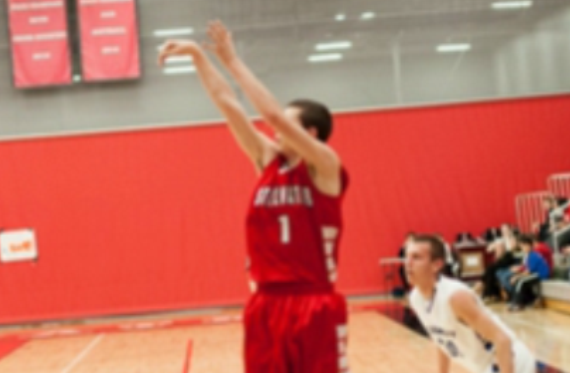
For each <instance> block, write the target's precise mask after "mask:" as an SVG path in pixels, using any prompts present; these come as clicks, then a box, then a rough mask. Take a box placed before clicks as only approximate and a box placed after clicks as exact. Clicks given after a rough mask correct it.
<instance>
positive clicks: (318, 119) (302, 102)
mask: <svg viewBox="0 0 570 373" xmlns="http://www.w3.org/2000/svg"><path fill="white" fill-rule="evenodd" d="M288 106H289V107H294V108H298V109H300V110H301V115H300V119H301V124H303V127H304V128H306V129H309V128H315V129H316V130H317V138H318V139H319V140H321V141H323V142H326V141H327V140H328V139H329V137H330V136H331V134H332V129H333V118H332V114H331V112H330V110H329V108H328V107H327V106H326V105H324V104H322V103H320V102H317V101H313V100H307V99H299V100H294V101H292V102H290V103H289V105H288Z"/></svg>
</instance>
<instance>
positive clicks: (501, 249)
mask: <svg viewBox="0 0 570 373" xmlns="http://www.w3.org/2000/svg"><path fill="white" fill-rule="evenodd" d="M488 250H489V251H493V252H494V254H495V261H494V262H493V263H492V264H491V265H489V266H488V267H487V268H486V269H485V273H484V274H483V279H482V281H481V282H478V283H477V284H476V285H475V291H477V292H478V293H479V294H480V295H481V297H482V298H483V301H484V302H485V303H490V302H494V301H498V300H500V299H501V297H502V296H501V287H500V284H499V282H498V280H497V272H498V271H500V270H505V269H506V270H509V269H510V268H511V267H512V266H514V265H515V264H518V263H520V261H519V260H518V259H517V258H516V257H515V256H514V255H513V251H509V250H507V247H506V245H505V241H504V240H502V239H499V240H496V241H495V242H493V243H492V244H491V245H489V248H488Z"/></svg>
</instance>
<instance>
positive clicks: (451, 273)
mask: <svg viewBox="0 0 570 373" xmlns="http://www.w3.org/2000/svg"><path fill="white" fill-rule="evenodd" d="M434 236H435V237H436V238H437V239H439V240H440V241H441V243H442V244H443V247H444V248H445V266H444V267H443V271H442V273H443V274H444V275H446V276H448V277H456V275H457V272H458V267H459V264H458V260H457V258H456V257H455V254H454V252H453V249H452V248H451V245H450V244H449V243H448V242H447V241H446V240H445V238H443V236H442V235H441V233H435V234H434Z"/></svg>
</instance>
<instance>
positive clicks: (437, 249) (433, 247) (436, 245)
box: [414, 234, 446, 262]
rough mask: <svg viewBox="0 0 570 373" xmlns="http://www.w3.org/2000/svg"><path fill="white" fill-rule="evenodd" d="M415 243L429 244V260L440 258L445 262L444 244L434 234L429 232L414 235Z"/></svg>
mask: <svg viewBox="0 0 570 373" xmlns="http://www.w3.org/2000/svg"><path fill="white" fill-rule="evenodd" d="M414 242H415V243H425V244H428V245H429V250H430V257H431V260H432V261H433V260H439V259H441V260H442V261H443V262H445V257H446V253H445V246H444V244H443V242H442V241H441V240H440V239H439V238H437V237H436V236H434V235H431V234H420V235H416V237H415V238H414Z"/></svg>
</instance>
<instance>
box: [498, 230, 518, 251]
mask: <svg viewBox="0 0 570 373" xmlns="http://www.w3.org/2000/svg"><path fill="white" fill-rule="evenodd" d="M501 237H502V239H503V242H504V244H505V249H506V250H507V251H511V252H513V251H515V250H516V249H517V235H516V234H515V232H514V230H513V228H512V227H511V226H510V225H509V224H503V225H501Z"/></svg>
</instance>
